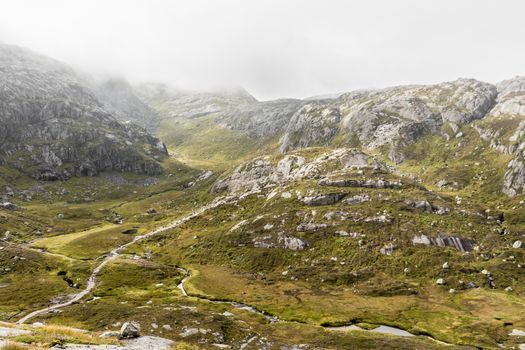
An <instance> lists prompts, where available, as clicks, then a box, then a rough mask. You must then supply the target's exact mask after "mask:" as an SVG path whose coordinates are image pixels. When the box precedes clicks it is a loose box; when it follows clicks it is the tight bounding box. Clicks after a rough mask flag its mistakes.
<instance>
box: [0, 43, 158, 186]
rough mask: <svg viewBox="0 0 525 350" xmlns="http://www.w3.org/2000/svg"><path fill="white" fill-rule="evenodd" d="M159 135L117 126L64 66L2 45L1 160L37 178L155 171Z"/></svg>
mask: <svg viewBox="0 0 525 350" xmlns="http://www.w3.org/2000/svg"><path fill="white" fill-rule="evenodd" d="M166 154H167V151H166V148H165V147H164V145H163V144H162V142H160V141H159V140H158V139H157V138H155V137H153V136H151V135H150V134H148V133H147V132H146V131H144V130H142V129H141V128H139V127H136V126H134V125H131V124H129V125H124V124H121V123H119V122H118V121H117V120H116V119H115V118H114V117H113V115H111V114H110V113H109V112H108V111H107V110H105V109H104V107H103V105H102V104H101V103H100V102H99V101H98V100H97V98H96V97H95V95H94V93H93V92H92V91H91V90H90V89H89V88H87V87H86V86H85V85H84V84H83V82H82V81H81V79H79V78H78V77H77V76H76V75H75V73H73V72H72V71H71V70H70V69H69V68H68V67H67V66H64V65H63V64H61V63H59V62H57V61H54V60H51V59H49V58H46V57H43V56H40V55H38V54H35V53H32V52H29V51H26V50H23V49H20V48H18V47H14V46H9V45H4V44H0V155H1V157H0V162H1V163H2V164H4V165H9V166H12V167H14V168H18V169H20V170H21V171H23V172H28V173H30V174H31V175H32V176H33V177H34V178H36V179H38V180H64V179H67V178H69V177H71V176H73V175H89V176H93V175H97V174H98V173H99V172H101V171H129V172H133V173H136V174H149V175H155V174H159V173H161V171H162V168H161V166H160V163H159V160H160V159H161V158H162V157H163V156H165V155H166Z"/></svg>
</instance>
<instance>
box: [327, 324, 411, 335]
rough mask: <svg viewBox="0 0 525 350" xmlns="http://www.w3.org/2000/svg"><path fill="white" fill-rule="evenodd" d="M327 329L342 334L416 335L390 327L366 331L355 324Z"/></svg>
mask: <svg viewBox="0 0 525 350" xmlns="http://www.w3.org/2000/svg"><path fill="white" fill-rule="evenodd" d="M326 329H328V330H331V331H340V332H346V331H365V332H375V333H382V334H391V335H397V336H400V337H413V336H414V334H412V333H410V332H407V331H404V330H402V329H399V328H395V327H390V326H384V325H382V326H379V327H376V328H374V329H370V330H368V329H364V328H361V327H359V326H356V325H355V324H352V325H349V326H340V327H326Z"/></svg>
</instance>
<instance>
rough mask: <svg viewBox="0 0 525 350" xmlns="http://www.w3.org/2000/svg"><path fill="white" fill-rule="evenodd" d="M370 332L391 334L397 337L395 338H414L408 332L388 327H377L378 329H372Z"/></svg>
mask: <svg viewBox="0 0 525 350" xmlns="http://www.w3.org/2000/svg"><path fill="white" fill-rule="evenodd" d="M370 331H371V332H376V333H383V334H393V335H397V336H400V337H413V336H414V335H413V334H412V333H410V332H407V331H404V330H402V329H399V328H395V327H390V326H379V327H377V328H374V329H372V330H370Z"/></svg>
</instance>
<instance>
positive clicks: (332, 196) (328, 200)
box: [303, 192, 347, 206]
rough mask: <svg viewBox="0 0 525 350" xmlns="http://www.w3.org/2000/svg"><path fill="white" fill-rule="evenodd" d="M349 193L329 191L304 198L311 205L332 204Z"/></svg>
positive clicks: (304, 201)
mask: <svg viewBox="0 0 525 350" xmlns="http://www.w3.org/2000/svg"><path fill="white" fill-rule="evenodd" d="M346 195H347V194H346V193H341V192H337V193H327V194H319V195H316V196H309V197H305V198H304V199H303V203H304V204H306V205H309V206H320V205H332V204H335V203H337V202H339V201H340V200H341V199H343V198H344V197H345V196H346Z"/></svg>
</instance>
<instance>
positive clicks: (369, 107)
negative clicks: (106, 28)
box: [150, 77, 525, 196]
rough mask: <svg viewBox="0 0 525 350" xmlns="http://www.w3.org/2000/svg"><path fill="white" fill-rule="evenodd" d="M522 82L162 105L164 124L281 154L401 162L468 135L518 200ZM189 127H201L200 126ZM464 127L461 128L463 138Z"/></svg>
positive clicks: (194, 99) (191, 99)
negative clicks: (234, 137) (416, 150)
mask: <svg viewBox="0 0 525 350" xmlns="http://www.w3.org/2000/svg"><path fill="white" fill-rule="evenodd" d="M524 82H525V78H520V77H516V78H514V79H510V80H508V81H504V82H501V83H499V84H497V85H493V84H489V83H484V82H480V81H477V80H474V79H458V80H456V81H452V82H445V83H440V84H434V85H424V86H398V87H391V88H385V89H381V90H370V91H354V92H349V93H346V94H341V95H338V97H335V98H324V99H323V98H319V99H308V100H276V101H264V102H259V101H256V100H255V99H251V98H243V99H239V97H237V98H236V99H233V98H231V97H229V98H225V96H224V95H213V94H211V95H210V94H205V95H202V94H192V95H184V98H173V97H166V96H164V97H163V98H162V97H161V98H160V100H161V101H165V102H163V103H162V106H163V108H164V109H163V111H164V112H163V115H164V118H167V119H169V118H172V117H174V118H179V119H178V120H186V121H188V120H190V119H191V118H195V117H203V118H205V117H208V118H211V119H212V120H213V122H214V123H215V125H216V126H218V127H220V128H223V129H224V128H226V129H229V130H232V131H234V132H237V133H240V134H243V135H246V136H248V137H249V138H250V139H251V140H254V142H257V143H266V144H268V143H273V142H277V148H278V149H279V151H280V152H282V153H285V152H288V151H291V150H294V149H301V148H306V147H317V146H326V147H341V146H347V147H348V146H350V147H360V148H363V149H365V150H369V151H372V152H380V153H382V154H384V155H386V156H387V157H388V158H389V159H390V160H392V161H393V162H395V163H401V162H403V161H405V160H407V159H410V158H411V157H412V156H411V150H412V149H413V146H414V145H415V144H416V143H417V142H419V141H421V140H423V139H425V138H428V137H434V136H435V137H441V138H442V140H443V144H445V143H446V142H448V141H449V140H450V139H454V138H458V139H460V138H461V137H462V136H463V135H464V134H465V133H466V132H467V130H471V129H473V130H476V132H477V133H478V134H479V138H480V140H479V141H478V140H473V141H472V142H475V143H477V144H481V143H483V142H489V143H490V145H491V147H493V148H495V149H497V150H498V151H500V152H502V153H504V154H508V155H511V159H510V161H509V163H508V170H507V172H506V174H505V176H504V178H502V179H501V180H500V181H501V191H502V192H503V193H505V194H507V195H509V196H514V195H517V194H520V193H523V191H524V184H525V180H524V176H523V175H524V174H525V170H524V169H525V168H524V163H523V154H522V150H523V148H524V147H525V146H521V140H522V138H523V135H522V134H523V131H522V130H523V128H524V126H523V125H524V124H522V123H521V121H522V119H523V118H524V117H525V112H524V110H523V108H524V107H523V105H524V100H523V96H525V89H524V84H525V83H524ZM168 95H169V94H168ZM157 96H159V95H157ZM243 96H244V95H243ZM150 100H151V99H150ZM158 101H159V100H157V102H158ZM166 101H167V102H166ZM195 124H199V125H200V126H199V127H200V128H202V125H203V124H202V123H201V122H200V121H198V122H195ZM206 127H209V125H206ZM463 127H465V128H466V129H465V130H464V131H461V130H462V128H463ZM197 129H198V128H197ZM466 141H467V140H465V142H466ZM463 145H465V143H463Z"/></svg>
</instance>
